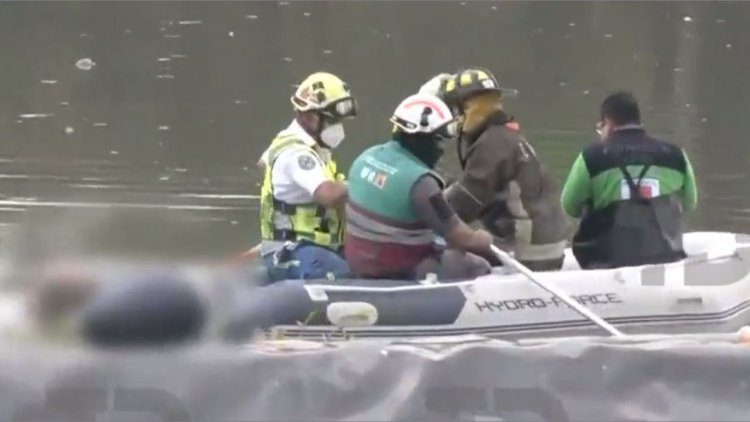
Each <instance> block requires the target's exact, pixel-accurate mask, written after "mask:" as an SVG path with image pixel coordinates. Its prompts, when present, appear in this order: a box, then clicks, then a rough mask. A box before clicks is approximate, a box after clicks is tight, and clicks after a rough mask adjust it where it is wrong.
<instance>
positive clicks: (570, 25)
mask: <svg viewBox="0 0 750 422" xmlns="http://www.w3.org/2000/svg"><path fill="white" fill-rule="evenodd" d="M568 26H569V27H571V28H573V27H574V26H576V23H575V22H568Z"/></svg>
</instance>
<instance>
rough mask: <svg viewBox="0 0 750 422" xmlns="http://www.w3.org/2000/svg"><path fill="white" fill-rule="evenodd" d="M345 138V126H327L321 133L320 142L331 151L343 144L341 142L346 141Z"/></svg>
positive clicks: (339, 124)
mask: <svg viewBox="0 0 750 422" xmlns="http://www.w3.org/2000/svg"><path fill="white" fill-rule="evenodd" d="M344 136H345V134H344V125H343V124H342V123H336V124H334V125H330V126H326V128H325V129H323V131H321V132H320V140H321V141H322V142H323V143H324V144H325V145H326V146H327V147H328V148H331V149H336V147H338V146H339V144H341V141H343V140H344Z"/></svg>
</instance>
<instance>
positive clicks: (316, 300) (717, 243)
mask: <svg viewBox="0 0 750 422" xmlns="http://www.w3.org/2000/svg"><path fill="white" fill-rule="evenodd" d="M684 247H685V251H686V253H687V255H688V258H687V259H685V260H682V261H679V262H675V263H669V264H660V265H645V266H638V267H625V268H617V269H605V270H581V269H580V267H579V266H578V264H577V262H576V260H575V258H574V257H573V255H572V253H571V251H570V250H567V251H566V259H565V264H564V267H563V269H562V270H561V271H557V272H539V273H536V275H537V276H538V278H539V279H541V280H543V281H545V282H547V283H552V284H553V285H555V286H556V287H557V288H558V289H560V290H562V291H564V292H566V293H568V294H569V295H570V296H571V297H572V298H573V299H574V300H576V301H577V302H578V303H580V304H582V305H584V306H586V307H587V308H589V309H590V310H591V311H593V312H594V313H595V314H597V315H599V316H600V317H602V318H604V319H605V320H606V321H607V322H609V323H610V324H612V325H614V326H615V327H617V328H618V329H620V330H621V331H623V332H624V333H631V334H637V333H673V334H678V333H698V332H728V331H736V330H737V329H739V328H740V327H742V326H743V325H746V324H748V323H750V236H749V235H743V234H733V233H722V232H692V233H686V234H685V235H684ZM258 330H262V331H266V332H271V333H274V334H275V335H283V336H284V337H285V338H289V337H293V338H310V339H321V338H326V337H329V338H335V337H337V336H339V337H340V336H346V337H353V338H367V337H381V338H383V337H385V338H402V337H421V336H445V335H462V334H479V335H485V336H488V337H496V338H505V339H508V338H522V337H559V336H577V335H607V333H606V332H604V331H603V330H602V329H601V328H599V327H597V326H596V325H594V324H593V323H592V322H591V321H589V320H587V319H585V318H583V317H582V316H581V315H579V314H578V313H577V312H575V310H573V309H572V308H571V307H569V306H568V305H566V304H565V303H564V302H563V301H562V300H560V298H557V297H555V296H553V295H551V294H550V293H548V292H546V291H545V290H543V289H541V288H540V287H538V286H537V285H535V284H533V283H532V282H530V281H529V280H528V279H527V278H526V277H525V276H523V275H522V274H520V273H517V272H514V271H513V270H510V269H503V268H498V269H495V270H493V272H492V273H491V274H488V275H486V276H483V277H480V278H477V279H475V280H470V281H464V282H456V283H450V284H437V283H434V282H430V281H429V280H424V281H421V282H419V283H415V282H398V281H385V280H337V281H335V282H327V281H326V282H321V281H307V282H301V281H291V280H289V281H283V282H279V283H276V284H273V285H269V286H265V287H260V288H256V289H251V290H249V291H248V292H247V294H240V295H237V296H236V303H234V305H233V306H232V313H231V317H230V320H229V322H228V326H227V331H226V335H227V336H229V338H231V339H234V340H241V339H243V338H248V337H249V336H250V335H251V334H252V333H256V334H257V332H258Z"/></svg>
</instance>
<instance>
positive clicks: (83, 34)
mask: <svg viewBox="0 0 750 422" xmlns="http://www.w3.org/2000/svg"><path fill="white" fill-rule="evenodd" d="M88 36H89V34H87V33H85V32H82V33H80V34H78V38H84V37H88Z"/></svg>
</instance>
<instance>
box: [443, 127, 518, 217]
mask: <svg viewBox="0 0 750 422" xmlns="http://www.w3.org/2000/svg"><path fill="white" fill-rule="evenodd" d="M493 136H497V134H492V133H485V134H483V135H481V136H480V137H479V138H478V139H477V140H476V141H474V144H472V145H471V146H470V147H469V148H468V150H467V151H466V157H465V159H466V165H465V167H464V170H463V172H462V173H461V176H460V177H459V178H458V180H456V181H455V182H454V183H452V184H451V185H450V187H448V188H447V189H446V190H445V193H444V194H445V198H446V200H447V201H448V203H449V204H450V205H451V207H452V208H453V209H454V210H455V211H456V214H457V215H458V217H459V218H460V219H461V220H463V221H465V222H466V223H469V224H471V223H472V222H473V221H475V220H476V219H477V218H478V217H479V215H480V214H481V213H482V211H483V210H484V209H485V208H486V207H487V206H488V205H490V204H491V203H492V202H493V201H494V200H495V195H496V194H497V192H498V190H499V189H500V184H501V182H502V179H504V178H507V177H509V175H510V174H512V171H511V167H512V161H513V156H514V154H515V144H512V143H509V142H505V141H504V140H503V139H495V138H493Z"/></svg>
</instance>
